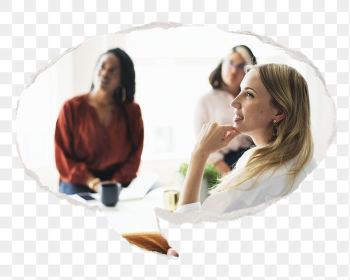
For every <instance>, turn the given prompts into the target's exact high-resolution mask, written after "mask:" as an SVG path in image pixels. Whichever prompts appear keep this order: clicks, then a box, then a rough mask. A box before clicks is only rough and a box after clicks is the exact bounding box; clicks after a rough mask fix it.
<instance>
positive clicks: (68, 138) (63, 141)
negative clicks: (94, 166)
mask: <svg viewBox="0 0 350 280" xmlns="http://www.w3.org/2000/svg"><path fill="white" fill-rule="evenodd" d="M74 117H75V116H74V112H73V111H72V108H71V107H70V104H69V103H68V102H66V103H65V104H64V105H63V107H62V109H61V112H60V114H59V116H58V119H57V122H56V130H55V159H56V167H57V170H58V172H59V173H60V178H61V180H63V181H65V182H70V183H74V184H81V185H86V182H87V180H88V179H89V178H90V177H93V175H92V173H90V172H89V171H88V169H87V167H86V165H85V163H84V162H79V161H78V160H77V159H76V158H75V156H74V150H73V137H74V133H73V128H74Z"/></svg>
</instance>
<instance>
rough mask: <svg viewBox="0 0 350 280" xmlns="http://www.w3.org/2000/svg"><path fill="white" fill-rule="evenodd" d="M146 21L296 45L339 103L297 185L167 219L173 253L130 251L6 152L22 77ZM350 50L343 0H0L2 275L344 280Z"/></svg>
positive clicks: (12, 150)
mask: <svg viewBox="0 0 350 280" xmlns="http://www.w3.org/2000/svg"><path fill="white" fill-rule="evenodd" d="M47 2H50V3H49V4H48V3H47ZM72 2H74V3H73V4H72ZM155 21H161V22H180V23H184V24H200V25H203V24H205V25H210V26H216V27H218V28H220V29H224V30H245V31H252V32H254V33H257V34H260V35H267V36H270V37H271V38H272V39H274V40H275V41H277V42H278V43H280V44H282V45H284V46H288V47H290V48H294V49H297V50H300V51H301V52H302V53H304V54H305V55H307V56H308V57H309V58H310V59H311V60H312V61H313V62H314V64H315V65H316V67H318V68H319V70H320V71H321V72H322V74H323V75H324V77H325V80H326V83H327V86H328V90H329V92H330V93H331V94H332V96H333V98H334V100H335V103H336V106H337V118H338V121H337V127H338V128H337V131H338V133H337V137H336V138H335V139H334V141H333V143H332V145H331V146H330V149H329V151H328V156H327V158H326V159H325V160H324V161H323V162H322V163H321V164H320V166H319V167H318V168H317V170H315V171H314V172H313V174H312V175H311V176H310V177H308V179H307V180H306V181H305V182H304V183H303V184H302V186H301V190H299V191H297V193H295V194H293V195H291V196H290V198H288V199H286V200H282V201H280V202H279V203H278V205H274V206H271V207H270V208H269V209H267V210H266V211H265V212H264V213H261V214H259V215H257V216H254V217H246V218H243V219H241V220H239V221H235V222H220V223H218V224H213V223H208V224H205V225H194V226H193V225H182V226H178V225H176V226H175V225H169V228H168V229H165V233H166V234H167V235H168V236H169V239H170V240H172V241H171V242H172V245H173V246H174V247H177V248H182V249H181V258H180V259H176V260H169V259H165V258H162V257H159V256H156V255H155V254H153V253H145V252H143V251H141V250H140V249H138V248H135V247H134V246H130V245H129V244H128V243H127V242H126V241H123V240H121V238H120V236H119V235H118V234H117V233H116V232H115V231H114V230H113V229H112V228H111V227H110V226H109V224H108V222H107V221H106V219H105V218H104V217H103V216H102V215H101V214H99V213H94V212H91V211H89V210H86V209H84V208H82V207H73V206H71V205H70V204H68V203H67V202H65V201H63V200H59V199H57V198H56V197H54V196H53V195H51V194H48V193H46V192H45V191H42V190H41V189H40V188H39V187H38V186H37V184H36V182H35V181H34V180H33V179H32V178H31V177H29V176H27V175H26V174H25V172H24V170H23V168H22V166H21V163H20V160H19V156H18V152H17V148H16V123H15V119H16V107H17V103H18V100H19V97H20V93H21V91H22V90H23V85H24V83H25V81H26V80H27V79H28V77H30V76H31V75H33V74H34V73H35V72H37V71H39V70H40V69H41V68H43V67H44V66H45V65H47V64H48V63H49V62H50V61H51V60H52V59H54V58H55V57H56V56H58V55H60V54H62V53H63V52H64V51H65V50H67V48H69V47H72V46H75V45H77V44H79V43H82V42H83V41H84V40H86V39H88V38H91V37H94V36H97V35H102V34H106V33H115V32H118V31H120V30H125V29H127V28H130V27H136V26H141V25H144V24H147V23H150V22H155ZM349 47H350V46H349V2H348V1H347V0H338V1H325V0H314V1H308V0H303V1H301V0H293V1H277V0H265V1H263V0H254V1H253V0H237V1H228V0H217V1H214V0H208V1H207V0H205V1H204V0H196V1H189V0H183V1H179V0H171V1H166V0H159V1H156V0H147V1H141V0H137V1H136V0H119V1H107V0H99V1H98V2H97V1H83V0H74V1H39V0H38V1H35V0H25V1H24V0H22V1H19V0H13V1H1V2H0V59H1V62H0V88H1V90H0V185H1V186H0V278H1V279H23V278H25V279H48V278H50V279H72V278H73V279H95V278H98V279H107V278H116V279H119V278H121V279H178V278H179V276H181V278H183V279H227V278H229V277H230V278H231V277H232V278H231V279H252V278H253V279H280V280H281V279H349V275H350V273H349V264H350V260H349V258H350V256H349V236H350V233H349V212H350V211H349ZM163 226H164V227H165V228H166V226H167V225H166V224H164V223H163ZM193 240H194V241H193Z"/></svg>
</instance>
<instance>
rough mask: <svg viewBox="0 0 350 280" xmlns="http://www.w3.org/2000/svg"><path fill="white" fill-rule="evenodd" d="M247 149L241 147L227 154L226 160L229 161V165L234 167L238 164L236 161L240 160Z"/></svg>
mask: <svg viewBox="0 0 350 280" xmlns="http://www.w3.org/2000/svg"><path fill="white" fill-rule="evenodd" d="M248 150H249V148H247V149H239V150H238V151H231V152H229V153H228V154H226V155H225V157H224V161H225V162H226V163H227V165H228V166H230V167H231V169H233V168H234V167H235V165H236V162H237V161H238V160H239V158H240V157H241V156H242V155H243V154H244V152H245V151H248Z"/></svg>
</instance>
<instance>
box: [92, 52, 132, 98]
mask: <svg viewBox="0 0 350 280" xmlns="http://www.w3.org/2000/svg"><path fill="white" fill-rule="evenodd" d="M109 53H111V54H113V55H115V56H116V57H117V58H118V59H119V62H120V71H121V72H120V76H121V77H120V80H121V87H118V88H116V89H115V96H114V97H115V101H116V103H120V102H121V100H122V98H123V91H125V94H126V98H125V101H126V102H127V101H133V100H134V96H135V91H136V82H135V69H134V63H133V62H132V60H131V58H130V56H129V55H128V54H127V53H126V52H125V51H123V50H122V49H120V48H115V49H110V50H108V51H107V52H105V53H104V54H102V55H101V56H100V57H99V59H98V60H97V61H100V59H101V57H102V56H103V55H105V54H109ZM93 88H94V83H92V85H91V89H93Z"/></svg>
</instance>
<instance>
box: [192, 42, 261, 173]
mask: <svg viewBox="0 0 350 280" xmlns="http://www.w3.org/2000/svg"><path fill="white" fill-rule="evenodd" d="M256 63H257V61H256V58H255V56H254V54H253V52H252V51H251V50H250V49H249V48H248V47H247V46H244V45H239V46H236V47H234V48H233V49H232V51H231V53H230V54H229V55H228V56H227V57H226V58H225V59H224V60H223V61H222V62H221V63H220V64H219V65H218V66H217V67H216V68H215V70H214V71H213V72H212V73H211V74H210V77H209V82H210V84H211V86H212V89H211V90H210V91H209V92H208V93H207V94H205V95H203V96H202V97H201V98H200V99H199V101H198V103H197V105H196V109H195V120H194V125H195V133H196V135H198V134H199V132H200V130H201V128H202V126H203V124H205V123H208V122H217V123H218V124H221V125H227V124H232V123H233V120H232V118H233V108H232V107H231V106H230V104H231V102H232V101H233V100H234V99H235V98H236V96H237V95H238V94H239V92H240V90H241V89H240V83H241V81H242V80H243V78H244V76H245V72H244V66H245V65H247V64H251V65H255V64H256ZM252 145H253V142H252V140H251V138H250V137H249V136H246V135H239V136H237V137H235V138H234V139H233V140H232V141H231V142H230V144H229V145H228V147H227V148H225V149H222V150H220V151H218V152H215V153H213V154H211V155H210V157H209V159H208V162H210V163H213V164H214V166H215V168H216V169H217V170H218V171H219V172H220V173H221V175H224V174H226V173H228V172H229V171H230V170H231V169H232V167H233V166H234V164H235V163H236V162H237V160H238V159H239V158H240V156H241V155H242V154H243V153H244V152H245V151H246V150H248V149H249V148H250V147H251V146H252Z"/></svg>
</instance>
